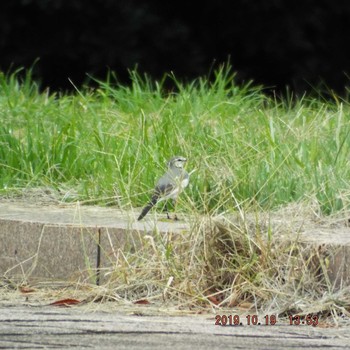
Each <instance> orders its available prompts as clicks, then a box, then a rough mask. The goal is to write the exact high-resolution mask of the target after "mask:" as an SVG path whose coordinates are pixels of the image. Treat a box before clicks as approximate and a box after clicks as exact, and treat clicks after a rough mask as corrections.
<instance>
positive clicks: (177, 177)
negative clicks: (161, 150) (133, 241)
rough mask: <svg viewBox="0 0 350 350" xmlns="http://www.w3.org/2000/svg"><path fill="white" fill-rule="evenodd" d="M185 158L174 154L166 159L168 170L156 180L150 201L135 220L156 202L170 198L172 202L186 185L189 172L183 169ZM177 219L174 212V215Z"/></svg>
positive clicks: (142, 215)
mask: <svg viewBox="0 0 350 350" xmlns="http://www.w3.org/2000/svg"><path fill="white" fill-rule="evenodd" d="M186 161H187V159H186V158H184V157H181V156H175V157H173V158H171V159H170V160H169V161H168V163H167V164H168V171H167V172H166V173H165V174H164V175H163V176H162V177H161V178H160V179H159V180H158V181H157V184H156V188H155V190H154V193H153V196H152V198H151V201H150V202H149V203H148V204H147V205H146V206H145V207H144V208H143V209H142V211H141V214H140V216H139V217H138V218H137V220H141V219H142V218H144V217H145V216H146V215H147V213H148V212H149V211H150V210H151V208H152V207H153V206H154V205H156V204H157V203H159V202H161V201H163V200H166V199H169V198H172V199H173V201H174V203H175V202H176V199H177V197H178V195H179V194H180V192H181V191H182V190H183V189H184V188H185V187H186V186H187V185H188V182H189V174H188V173H187V172H186V171H185V169H184V165H185V163H186ZM165 210H166V213H167V218H168V219H170V216H169V212H168V208H167V206H166V205H165ZM174 219H175V220H178V218H177V216H176V214H175V217H174Z"/></svg>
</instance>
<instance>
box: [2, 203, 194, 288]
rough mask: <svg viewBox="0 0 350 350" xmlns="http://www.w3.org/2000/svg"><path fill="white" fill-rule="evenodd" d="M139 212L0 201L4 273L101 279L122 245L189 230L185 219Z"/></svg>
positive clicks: (25, 276) (133, 245)
mask: <svg viewBox="0 0 350 350" xmlns="http://www.w3.org/2000/svg"><path fill="white" fill-rule="evenodd" d="M137 214H138V213H136V212H135V213H134V212H130V211H128V212H126V211H121V210H116V209H111V208H101V207H96V206H79V205H70V206H58V205H45V206H41V205H35V204H27V203H24V202H13V201H3V202H2V203H0V242H1V244H0V274H1V275H5V276H7V277H14V278H19V279H22V280H26V281H28V280H30V279H45V280H47V279H52V280H64V281H69V280H72V281H86V282H91V283H95V282H96V270H97V268H99V269H103V268H105V267H108V266H110V265H111V264H113V254H114V253H115V251H116V250H118V249H122V250H125V249H131V250H132V249H137V246H138V245H139V244H141V241H142V237H143V236H144V235H145V234H152V232H153V233H154V231H155V230H157V231H159V232H162V233H164V234H166V233H169V232H173V233H175V232H182V231H183V230H188V228H189V226H188V223H186V222H180V221H179V222H170V223H169V222H162V221H158V222H156V221H155V220H154V219H153V218H152V216H150V217H149V218H147V219H146V220H143V221H141V222H138V221H137V220H136V217H137Z"/></svg>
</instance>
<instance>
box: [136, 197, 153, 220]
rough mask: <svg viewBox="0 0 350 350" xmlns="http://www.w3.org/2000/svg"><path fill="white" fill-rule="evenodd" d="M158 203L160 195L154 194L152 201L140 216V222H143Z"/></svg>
mask: <svg viewBox="0 0 350 350" xmlns="http://www.w3.org/2000/svg"><path fill="white" fill-rule="evenodd" d="M157 201H158V195H157V194H154V195H153V196H152V199H151V201H150V202H149V203H148V204H147V205H146V206H145V207H144V208H143V209H142V211H141V214H140V215H139V217H138V218H137V220H138V221H140V220H142V219H143V218H144V217H145V216H146V215H147V213H148V212H149V211H150V210H151V209H152V207H153V206H154V205H155V204H156V203H157Z"/></svg>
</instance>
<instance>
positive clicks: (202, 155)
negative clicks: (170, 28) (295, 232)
mask: <svg viewBox="0 0 350 350" xmlns="http://www.w3.org/2000/svg"><path fill="white" fill-rule="evenodd" d="M130 77H131V80H132V84H131V85H129V86H124V85H121V84H119V83H118V81H117V79H115V77H114V75H113V74H111V75H110V76H109V77H107V79H106V81H101V82H98V87H97V88H95V89H91V88H88V87H86V88H83V89H81V90H78V89H76V92H75V93H49V91H44V92H40V89H39V87H38V85H37V84H36V83H35V82H33V81H32V79H31V72H30V71H28V72H27V73H26V75H25V77H24V78H19V76H18V72H15V73H13V74H7V75H6V74H3V73H0V120H1V123H0V146H1V147H0V191H1V192H2V193H7V192H9V191H10V192H11V191H13V190H14V189H21V188H30V187H38V186H47V187H52V188H55V189H57V190H60V191H61V193H65V192H69V191H70V190H72V189H74V191H75V192H76V194H75V195H74V198H73V197H72V198H71V200H75V199H80V200H93V201H96V202H97V203H101V204H103V203H107V202H110V201H112V202H114V203H116V204H118V205H120V206H130V205H131V206H140V205H142V204H144V202H145V201H146V200H147V199H148V198H149V190H150V189H151V188H152V187H153V185H154V181H155V178H157V177H158V176H160V175H161V174H162V172H163V170H164V166H165V162H166V160H167V159H168V158H169V157H171V156H172V155H175V154H181V155H185V156H186V157H188V159H189V162H188V165H187V169H188V170H189V171H190V170H192V169H196V172H195V173H194V174H193V175H192V178H191V185H190V187H189V189H188V190H186V195H187V198H186V199H185V200H184V201H183V202H186V203H190V204H189V205H187V206H186V208H184V209H185V210H187V211H195V212H199V213H208V212H209V213H214V212H222V211H231V210H233V209H234V208H236V207H237V205H240V206H242V205H245V206H248V207H249V206H251V205H254V206H256V205H257V206H260V207H262V208H264V209H271V208H276V207H278V206H280V205H283V204H286V203H290V202H295V201H300V200H305V199H307V198H308V199H312V200H317V201H318V203H319V205H320V206H321V208H322V210H323V212H324V213H325V214H328V213H332V212H334V211H337V210H339V209H342V208H344V207H347V205H348V201H347V200H346V198H347V195H346V194H347V193H348V192H349V179H350V167H349V149H350V138H349V132H350V109H349V101H347V100H342V101H340V99H339V98H336V97H335V98H334V100H333V101H325V100H322V99H321V98H319V99H317V98H311V97H310V98H309V97H302V98H285V99H284V100H280V99H274V98H272V97H268V96H267V95H266V94H264V91H263V89H262V88H257V87H253V85H251V84H246V85H243V86H238V85H237V84H236V83H235V79H234V74H232V73H231V71H230V68H229V67H227V66H223V67H222V68H221V69H218V70H217V71H216V72H215V73H214V77H213V78H212V79H210V80H209V79H208V78H207V77H204V78H199V79H197V80H195V81H193V82H190V83H186V84H182V83H181V82H179V81H178V80H176V78H175V77H174V76H172V75H168V76H165V77H164V79H163V80H162V81H160V82H156V81H153V80H151V79H149V78H147V77H141V76H140V75H138V74H137V72H131V73H130ZM169 81H171V82H172V84H174V85H175V86H176V89H174V91H168V90H167V89H166V88H165V87H166V86H168V84H167V83H168V82H169ZM65 198H66V200H69V196H65ZM111 198H112V199H111Z"/></svg>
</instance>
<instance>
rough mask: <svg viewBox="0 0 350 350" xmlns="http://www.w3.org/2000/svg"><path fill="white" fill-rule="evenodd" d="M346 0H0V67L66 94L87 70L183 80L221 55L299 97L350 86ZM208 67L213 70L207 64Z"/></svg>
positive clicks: (242, 71)
mask: <svg viewBox="0 0 350 350" xmlns="http://www.w3.org/2000/svg"><path fill="white" fill-rule="evenodd" d="M349 22H350V1H348V0H344V1H335V0H333V1H326V0H304V1H285V0H265V1H258V0H236V1H234V0H233V1H222V0H216V1H203V2H198V3H196V2H192V1H190V0H188V1H186V2H185V1H176V2H175V1H164V0H163V1H147V2H145V1H141V0H121V1H116V0H114V1H113V0H90V1H86V0H9V1H2V2H1V4H0V69H1V70H3V71H7V70H8V69H10V67H12V70H13V69H15V68H18V67H22V66H24V67H30V66H31V65H32V64H33V62H34V61H35V59H36V58H40V60H39V62H38V63H36V65H35V68H34V73H35V75H34V76H35V77H36V78H37V79H40V80H41V82H42V86H43V87H45V86H50V88H51V89H62V88H63V89H70V88H72V85H71V84H70V83H69V81H68V77H69V78H70V79H72V80H73V81H74V83H75V84H77V85H80V84H82V83H83V82H84V81H86V77H87V75H86V73H89V74H91V75H92V76H94V77H96V78H102V79H104V78H105V77H106V73H107V71H108V69H112V70H114V71H116V73H117V76H118V78H119V79H120V80H121V81H122V82H124V81H127V77H128V73H127V69H128V68H131V69H132V68H134V67H135V65H136V64H137V65H138V67H139V71H140V72H147V73H149V74H150V75H151V76H152V77H154V78H160V77H161V76H162V75H163V74H164V73H165V72H169V71H173V72H174V73H175V75H176V76H177V77H178V78H184V79H185V78H187V79H192V78H195V77H197V76H198V75H205V74H207V73H208V72H209V70H210V67H211V66H212V65H213V62H215V63H216V64H219V63H223V62H227V61H228V58H229V60H230V62H231V64H232V66H233V70H234V71H236V72H237V73H238V74H237V78H238V80H239V81H242V80H244V81H248V80H250V79H253V80H254V82H255V83H257V84H263V85H265V86H268V87H271V88H273V89H276V90H279V91H285V86H289V87H290V88H291V89H292V90H294V91H296V92H299V93H302V92H303V91H305V90H311V89H312V87H315V86H318V85H319V84H320V83H321V82H323V83H325V85H327V87H328V88H329V89H333V90H335V91H336V92H338V93H343V92H344V87H345V86H346V85H349V78H348V77H347V73H350V50H349V48H348V46H349V34H350V31H349V28H350V25H349ZM214 65H215V64H214Z"/></svg>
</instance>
